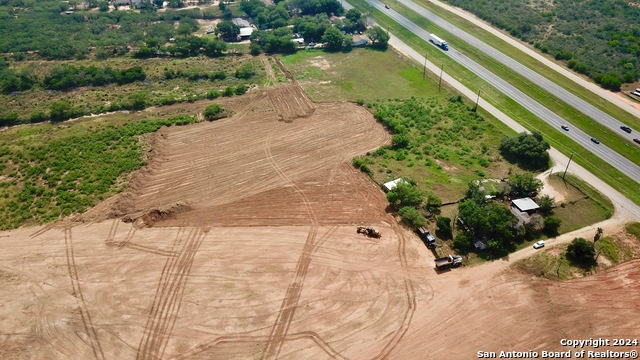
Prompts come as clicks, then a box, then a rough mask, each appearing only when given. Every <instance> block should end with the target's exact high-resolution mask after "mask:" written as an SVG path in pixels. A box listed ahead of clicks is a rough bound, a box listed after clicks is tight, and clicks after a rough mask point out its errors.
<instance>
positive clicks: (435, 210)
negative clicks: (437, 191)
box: [424, 194, 442, 216]
mask: <svg viewBox="0 0 640 360" xmlns="http://www.w3.org/2000/svg"><path fill="white" fill-rule="evenodd" d="M440 206H442V200H441V199H440V198H439V197H437V196H435V195H433V194H429V195H427V201H426V202H425V204H424V209H425V210H427V211H428V212H429V214H431V215H430V216H432V215H439V214H440Z"/></svg>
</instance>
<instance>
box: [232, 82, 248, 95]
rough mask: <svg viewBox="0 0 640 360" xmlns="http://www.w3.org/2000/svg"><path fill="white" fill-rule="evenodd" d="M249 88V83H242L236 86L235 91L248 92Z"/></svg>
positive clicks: (238, 92) (237, 93) (240, 93)
mask: <svg viewBox="0 0 640 360" xmlns="http://www.w3.org/2000/svg"><path fill="white" fill-rule="evenodd" d="M247 89H248V87H247V85H244V84H240V85H238V87H236V89H235V90H234V93H235V94H236V95H242V94H244V93H246V92H247Z"/></svg>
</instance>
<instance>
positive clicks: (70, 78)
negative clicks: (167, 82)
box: [0, 62, 147, 94]
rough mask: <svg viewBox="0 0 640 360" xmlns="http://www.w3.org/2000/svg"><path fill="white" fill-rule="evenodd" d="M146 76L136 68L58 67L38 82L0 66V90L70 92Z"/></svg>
mask: <svg viewBox="0 0 640 360" xmlns="http://www.w3.org/2000/svg"><path fill="white" fill-rule="evenodd" d="M0 64H1V62H0ZM146 77H147V75H146V74H145V73H144V71H143V70H142V68H141V67H140V66H134V67H131V68H129V69H122V70H117V69H112V68H110V67H108V66H107V67H103V68H100V67H97V66H95V65H91V66H74V65H62V66H58V67H55V68H54V69H52V70H51V71H50V72H49V73H48V74H47V75H45V76H44V78H42V79H38V78H37V77H36V76H35V75H33V74H31V73H30V72H29V71H28V70H21V71H16V70H14V69H11V68H9V67H8V66H6V67H2V66H1V65H0V89H2V92H3V93H5V94H9V93H12V92H15V91H26V90H31V89H33V88H34V87H36V86H40V87H42V89H45V90H61V91H66V90H71V89H74V88H78V87H82V86H105V85H109V84H114V83H115V84H118V85H124V84H129V83H132V82H135V81H142V80H144V79H146Z"/></svg>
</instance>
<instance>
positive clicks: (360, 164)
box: [351, 158, 373, 176]
mask: <svg viewBox="0 0 640 360" xmlns="http://www.w3.org/2000/svg"><path fill="white" fill-rule="evenodd" d="M351 164H352V165H353V167H354V168H356V169H359V170H360V171H362V172H363V173H365V174H367V175H369V176H373V172H372V171H371V169H369V167H368V166H367V163H366V160H364V159H362V158H353V160H352V161H351Z"/></svg>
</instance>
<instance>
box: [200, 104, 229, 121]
mask: <svg viewBox="0 0 640 360" xmlns="http://www.w3.org/2000/svg"><path fill="white" fill-rule="evenodd" d="M223 111H224V109H223V108H222V107H221V106H220V105H218V104H211V105H208V106H207V107H206V108H205V109H204V113H203V115H204V118H205V119H207V120H209V121H211V120H215V119H217V118H219V116H218V115H220V114H221V113H222V112H223Z"/></svg>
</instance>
